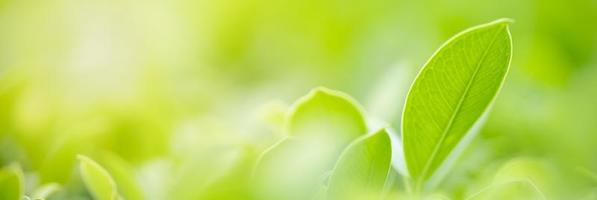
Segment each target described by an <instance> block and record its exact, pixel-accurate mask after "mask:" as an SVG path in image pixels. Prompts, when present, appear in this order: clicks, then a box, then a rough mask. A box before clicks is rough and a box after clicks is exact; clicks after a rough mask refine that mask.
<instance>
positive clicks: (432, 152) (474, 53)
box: [402, 19, 512, 188]
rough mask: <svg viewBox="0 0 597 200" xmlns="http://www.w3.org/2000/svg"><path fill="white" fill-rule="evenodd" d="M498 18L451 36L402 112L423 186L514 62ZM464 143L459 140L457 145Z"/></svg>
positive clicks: (504, 24)
mask: <svg viewBox="0 0 597 200" xmlns="http://www.w3.org/2000/svg"><path fill="white" fill-rule="evenodd" d="M509 23H510V20H508V19H500V20H497V21H494V22H491V23H488V24H484V25H480V26H476V27H473V28H470V29H468V30H465V31H463V32H461V33H459V34H457V35H456V36H454V37H453V38H451V39H450V40H448V41H447V42H446V43H445V44H444V45H443V46H442V47H440V48H439V49H438V50H437V52H435V54H434V55H433V56H432V57H431V59H430V60H429V61H428V62H427V64H425V66H424V67H423V69H422V70H421V72H419V75H418V76H417V78H416V79H415V81H414V83H413V85H412V86H411V89H410V91H409V94H408V97H407V100H406V105H405V109H404V113H403V118H402V120H403V121H402V133H403V137H404V148H405V149H404V153H405V158H406V161H407V166H408V170H409V173H410V175H411V178H413V179H414V180H415V181H416V187H417V188H420V187H421V185H422V184H423V182H424V181H426V180H428V179H429V178H430V177H431V176H432V175H433V174H434V173H435V172H436V170H437V169H438V168H439V167H440V165H442V163H444V161H446V159H447V158H448V156H451V155H453V154H452V153H453V152H454V150H455V149H457V148H456V147H457V146H458V145H460V144H461V143H462V144H464V143H463V142H462V141H466V139H468V138H470V137H466V138H465V136H469V135H470V136H472V135H473V134H468V133H472V132H474V131H471V130H472V129H473V127H474V125H477V122H478V121H480V120H479V119H480V118H482V116H483V114H484V113H486V112H487V110H488V108H489V107H490V105H491V103H492V102H493V101H494V99H495V97H496V95H497V93H498V90H499V89H500V88H501V86H502V83H503V82H504V78H505V76H506V73H507V71H508V68H509V65H510V58H511V51H512V44H511V38H510V32H509V30H508V25H509ZM458 147H461V146H458Z"/></svg>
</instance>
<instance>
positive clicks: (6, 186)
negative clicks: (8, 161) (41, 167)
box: [0, 165, 25, 200]
mask: <svg viewBox="0 0 597 200" xmlns="http://www.w3.org/2000/svg"><path fill="white" fill-rule="evenodd" d="M24 184H25V183H24V182H23V172H22V171H21V168H20V167H18V166H17V165H12V166H9V167H5V168H3V169H0V199H5V200H20V199H21V198H22V197H23V192H24Z"/></svg>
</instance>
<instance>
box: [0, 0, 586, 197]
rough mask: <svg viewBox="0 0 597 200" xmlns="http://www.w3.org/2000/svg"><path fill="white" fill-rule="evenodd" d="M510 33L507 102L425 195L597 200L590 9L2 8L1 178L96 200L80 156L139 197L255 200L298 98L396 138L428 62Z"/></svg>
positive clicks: (313, 0) (538, 4)
mask: <svg viewBox="0 0 597 200" xmlns="http://www.w3.org/2000/svg"><path fill="white" fill-rule="evenodd" d="M501 17H509V18H512V19H514V20H515V21H516V22H515V23H514V24H513V25H512V26H511V31H512V38H513V40H514V41H513V46H514V50H513V52H514V53H513V61H512V66H511V70H510V72H509V74H508V77H507V79H506V83H505V86H504V88H503V89H502V91H501V93H500V95H499V97H498V99H497V101H496V103H495V105H494V106H493V112H492V113H491V115H490V117H489V119H488V121H487V123H486V124H485V126H484V127H483V129H482V132H481V133H480V134H479V135H478V137H476V138H475V139H474V140H473V142H472V144H471V145H470V146H469V147H468V148H467V150H466V151H465V153H464V154H463V156H461V157H460V159H459V160H458V162H457V164H456V166H455V167H454V168H453V170H452V171H451V173H449V175H448V176H447V177H446V179H445V180H444V181H443V182H442V183H441V184H440V186H439V187H438V188H440V189H439V190H438V191H434V193H436V194H430V195H445V196H448V197H451V198H454V199H461V198H464V197H466V196H469V195H471V194H475V193H476V192H478V191H481V190H483V188H485V187H487V186H488V185H490V184H491V183H492V182H496V181H498V182H499V181H508V180H510V179H520V178H522V179H530V180H532V181H533V183H534V184H536V187H538V188H540V189H541V191H542V192H543V193H544V194H545V195H546V196H547V197H548V199H582V198H587V199H591V198H597V1H594V0H567V1H557V0H554V1H542V0H492V1H445V0H444V1H428V0H420V1H387V0H352V1H337V0H303V1H299V0H295V1H292V0H281V1H280V0H231V1H217V0H216V1H213V0H212V1H210V0H199V1H197V0H162V1H158V0H145V1H141V0H41V1H33V0H0V167H3V166H8V165H11V164H13V163H18V165H20V166H21V168H23V171H24V173H25V177H26V178H25V180H26V187H25V194H32V193H33V192H34V191H35V189H36V188H38V187H39V186H41V185H44V184H47V183H54V182H56V183H60V184H61V185H62V189H61V190H60V191H59V192H58V193H56V194H55V195H53V196H51V198H50V199H85V198H90V197H91V196H90V193H89V192H88V191H87V190H86V189H85V188H84V186H83V183H82V180H81V178H80V175H79V174H78V172H77V170H76V166H77V159H76V157H77V155H78V154H84V155H88V156H90V157H92V158H94V159H96V160H97V161H98V162H99V163H101V164H103V165H104V166H105V167H106V168H107V169H108V171H110V172H111V173H112V174H113V176H115V177H114V178H115V179H124V180H128V181H129V182H137V183H138V185H139V186H138V187H139V188H135V187H133V188H129V189H128V192H130V193H132V194H129V196H132V197H131V199H135V198H140V199H247V198H250V196H251V194H250V193H251V189H250V187H251V181H250V176H251V171H252V168H253V166H254V165H255V162H256V159H257V157H258V155H259V154H261V152H263V151H264V150H265V149H266V148H268V147H269V146H271V145H272V144H274V143H275V142H276V141H278V140H279V139H280V138H282V137H284V135H283V130H282V129H283V126H282V125H283V122H284V115H285V113H286V111H287V109H288V107H289V106H290V104H292V103H293V102H294V101H295V100H296V99H297V98H299V97H300V96H303V95H304V94H306V93H307V92H308V91H309V90H310V89H311V88H314V87H317V86H325V87H329V88H333V89H337V90H340V91H343V92H346V93H347V94H350V95H351V96H353V97H354V98H355V99H356V100H357V101H359V102H360V103H361V104H362V105H364V110H365V111H366V113H367V116H368V117H369V118H370V119H369V120H372V121H374V122H377V123H384V122H387V123H389V124H390V125H391V126H392V127H394V128H395V129H397V130H398V127H400V120H399V117H400V113H401V109H402V106H403V104H404V97H405V92H406V90H407V89H408V87H409V86H410V83H411V81H412V79H413V78H414V75H415V74H416V73H417V71H418V69H419V68H420V67H421V66H423V64H424V63H425V61H426V59H427V58H429V57H430V56H431V54H432V53H433V52H434V50H435V49H437V48H438V47H439V46H440V45H441V43H442V42H443V41H445V40H447V39H448V38H449V37H450V36H452V35H454V34H455V33H457V32H459V31H461V30H463V29H465V28H467V27H470V26H473V25H477V24H481V23H485V22H489V21H492V20H494V19H497V18H501ZM116 176H118V177H116ZM119 177H120V178H119ZM534 186H535V185H534ZM405 190H406V189H405V188H404V187H403V186H402V185H400V184H398V186H396V188H394V191H393V192H391V193H392V194H391V195H394V193H396V194H395V195H397V196H401V195H402V194H401V193H402V192H404V191H405ZM137 191H140V192H137ZM139 193H140V194H141V195H140V194H139ZM527 193H528V191H527ZM363 195H364V196H365V195H366V194H363Z"/></svg>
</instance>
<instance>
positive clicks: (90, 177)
mask: <svg viewBox="0 0 597 200" xmlns="http://www.w3.org/2000/svg"><path fill="white" fill-rule="evenodd" d="M77 157H78V159H79V162H80V165H79V170H80V172H81V177H82V178H83V182H84V183H85V186H87V189H88V190H89V192H91V194H92V195H93V198H94V199H96V200H117V199H119V195H118V191H117V187H116V183H115V182H114V180H113V179H112V177H111V176H110V174H109V173H108V171H106V170H105V169H104V168H103V167H102V166H100V165H99V164H98V163H97V162H95V161H93V160H91V159H90V158H88V157H86V156H83V155H79V156H77Z"/></svg>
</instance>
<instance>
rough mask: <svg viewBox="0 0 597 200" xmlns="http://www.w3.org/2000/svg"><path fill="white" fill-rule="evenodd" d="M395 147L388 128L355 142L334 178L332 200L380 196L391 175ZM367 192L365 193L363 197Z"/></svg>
mask: <svg viewBox="0 0 597 200" xmlns="http://www.w3.org/2000/svg"><path fill="white" fill-rule="evenodd" d="M391 161H392V146H391V143H390V137H389V135H388V133H387V132H386V130H383V129H382V130H380V131H378V132H376V133H374V134H373V135H368V136H366V137H364V138H360V139H358V140H356V141H355V142H353V143H352V144H351V145H350V146H348V147H347V148H346V150H345V151H344V152H343V153H342V156H341V157H340V159H339V160H338V163H336V167H335V168H334V171H333V172H332V175H331V177H330V182H329V186H328V197H329V198H330V199H379V198H381V197H382V196H383V195H384V191H383V190H384V186H385V184H386V180H387V179H388V176H389V174H390V170H391ZM362 195H364V196H362Z"/></svg>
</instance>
